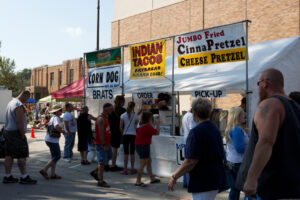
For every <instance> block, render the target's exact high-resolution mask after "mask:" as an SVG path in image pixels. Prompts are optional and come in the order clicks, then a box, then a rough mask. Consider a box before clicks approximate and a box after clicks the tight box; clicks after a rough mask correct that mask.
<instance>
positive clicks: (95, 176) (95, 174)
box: [90, 170, 99, 181]
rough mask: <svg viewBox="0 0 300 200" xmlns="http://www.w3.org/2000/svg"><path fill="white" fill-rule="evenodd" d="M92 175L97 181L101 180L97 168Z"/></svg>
mask: <svg viewBox="0 0 300 200" xmlns="http://www.w3.org/2000/svg"><path fill="white" fill-rule="evenodd" d="M90 175H91V176H92V177H93V178H94V179H95V180H97V181H99V177H98V173H97V171H96V170H93V171H91V172H90Z"/></svg>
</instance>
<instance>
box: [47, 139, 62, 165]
mask: <svg viewBox="0 0 300 200" xmlns="http://www.w3.org/2000/svg"><path fill="white" fill-rule="evenodd" d="M46 144H47V146H48V147H49V149H50V153H51V160H52V161H53V162H55V163H56V162H57V161H58V160H59V159H60V147H59V143H52V142H47V141H46Z"/></svg>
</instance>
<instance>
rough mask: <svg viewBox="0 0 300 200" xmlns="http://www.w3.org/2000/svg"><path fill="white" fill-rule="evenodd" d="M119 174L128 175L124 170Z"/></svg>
mask: <svg viewBox="0 0 300 200" xmlns="http://www.w3.org/2000/svg"><path fill="white" fill-rule="evenodd" d="M120 174H123V175H128V172H127V170H124V171H122V172H121V173H120Z"/></svg>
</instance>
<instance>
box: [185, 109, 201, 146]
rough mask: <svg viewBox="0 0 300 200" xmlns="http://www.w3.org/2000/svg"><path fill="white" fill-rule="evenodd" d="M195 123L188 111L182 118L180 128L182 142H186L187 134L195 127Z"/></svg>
mask: <svg viewBox="0 0 300 200" xmlns="http://www.w3.org/2000/svg"><path fill="white" fill-rule="evenodd" d="M196 125H197V124H196V122H195V121H194V118H193V114H192V113H191V112H190V111H189V112H187V113H186V114H185V115H184V116H183V118H182V126H181V135H183V136H184V140H185V141H186V139H187V137H188V135H189V132H190V130H191V129H192V128H194V127H195V126H196Z"/></svg>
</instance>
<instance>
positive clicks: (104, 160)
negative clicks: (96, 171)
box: [96, 144, 112, 165]
mask: <svg viewBox="0 0 300 200" xmlns="http://www.w3.org/2000/svg"><path fill="white" fill-rule="evenodd" d="M96 154H97V160H98V164H103V165H106V164H108V161H109V160H110V159H111V158H112V150H111V146H110V145H109V146H108V152H105V151H104V147H103V146H101V145H98V144H96Z"/></svg>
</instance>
